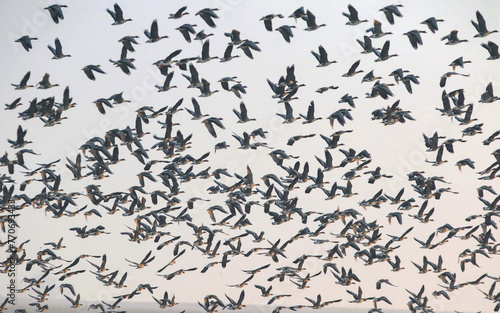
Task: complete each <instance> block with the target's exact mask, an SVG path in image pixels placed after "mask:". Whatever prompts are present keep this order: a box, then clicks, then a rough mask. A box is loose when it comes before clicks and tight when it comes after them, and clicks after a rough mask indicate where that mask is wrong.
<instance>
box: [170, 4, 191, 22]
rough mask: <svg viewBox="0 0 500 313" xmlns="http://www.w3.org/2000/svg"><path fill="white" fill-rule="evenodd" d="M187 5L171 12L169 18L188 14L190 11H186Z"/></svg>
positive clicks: (177, 17)
mask: <svg viewBox="0 0 500 313" xmlns="http://www.w3.org/2000/svg"><path fill="white" fill-rule="evenodd" d="M186 9H187V6H183V7H181V8H180V9H178V10H177V11H176V12H175V13H170V14H169V16H168V18H169V19H179V18H181V17H183V16H185V15H188V14H189V12H186Z"/></svg>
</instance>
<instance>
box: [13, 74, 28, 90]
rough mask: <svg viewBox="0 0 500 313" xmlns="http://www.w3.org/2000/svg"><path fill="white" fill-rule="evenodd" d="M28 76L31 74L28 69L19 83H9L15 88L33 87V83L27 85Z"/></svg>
mask: <svg viewBox="0 0 500 313" xmlns="http://www.w3.org/2000/svg"><path fill="white" fill-rule="evenodd" d="M30 76H31V71H28V72H27V73H26V74H24V76H23V79H21V82H20V83H19V84H11V85H12V86H14V87H16V88H15V90H23V89H26V88H29V87H33V85H28V80H29V79H30Z"/></svg>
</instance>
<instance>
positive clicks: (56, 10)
mask: <svg viewBox="0 0 500 313" xmlns="http://www.w3.org/2000/svg"><path fill="white" fill-rule="evenodd" d="M67 7H68V6H67V5H65V4H52V5H49V6H48V7H46V8H44V9H45V10H48V11H49V13H50V17H51V18H52V20H53V21H54V23H56V24H59V20H64V14H63V11H62V8H67Z"/></svg>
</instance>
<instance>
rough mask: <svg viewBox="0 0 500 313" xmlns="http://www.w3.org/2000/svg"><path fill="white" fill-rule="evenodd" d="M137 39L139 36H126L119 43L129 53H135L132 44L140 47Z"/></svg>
mask: <svg viewBox="0 0 500 313" xmlns="http://www.w3.org/2000/svg"><path fill="white" fill-rule="evenodd" d="M137 38H139V36H124V37H122V38H120V39H119V40H118V42H121V43H122V45H124V46H125V47H126V48H127V50H128V51H130V52H134V51H135V49H134V46H133V45H132V44H135V45H138V44H139V43H138V42H137V40H136V39H137Z"/></svg>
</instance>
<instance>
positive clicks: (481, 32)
mask: <svg viewBox="0 0 500 313" xmlns="http://www.w3.org/2000/svg"><path fill="white" fill-rule="evenodd" d="M476 18H477V22H475V21H473V20H471V23H472V25H474V28H475V29H476V30H477V34H476V35H474V38H478V37H486V36H488V35H491V34H493V33H498V30H496V29H495V30H492V31H489V30H488V28H487V27H486V21H485V20H484V17H483V15H482V14H481V12H479V11H476Z"/></svg>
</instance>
